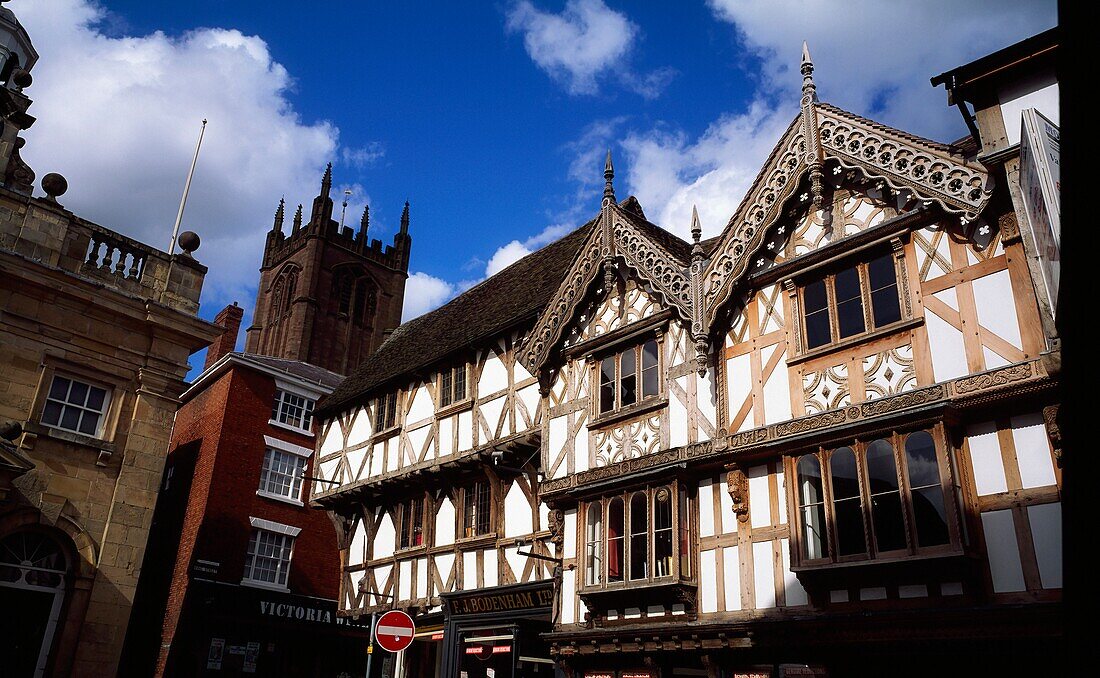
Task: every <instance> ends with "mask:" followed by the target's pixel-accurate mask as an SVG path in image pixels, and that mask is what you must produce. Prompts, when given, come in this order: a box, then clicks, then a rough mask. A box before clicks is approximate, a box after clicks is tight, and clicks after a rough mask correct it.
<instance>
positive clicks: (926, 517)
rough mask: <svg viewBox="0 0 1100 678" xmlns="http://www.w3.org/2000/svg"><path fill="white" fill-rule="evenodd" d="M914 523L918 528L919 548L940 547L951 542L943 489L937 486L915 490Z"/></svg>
mask: <svg viewBox="0 0 1100 678" xmlns="http://www.w3.org/2000/svg"><path fill="white" fill-rule="evenodd" d="M913 522H914V524H916V526H917V544H918V545H919V546H939V545H941V544H946V543H948V542H950V541H951V535H950V534H949V533H948V531H947V511H946V510H945V509H944V506H943V488H941V487H940V486H939V485H935V486H931V487H925V488H922V489H919V490H913Z"/></svg>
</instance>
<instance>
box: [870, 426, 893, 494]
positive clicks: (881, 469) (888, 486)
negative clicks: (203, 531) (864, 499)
mask: <svg viewBox="0 0 1100 678" xmlns="http://www.w3.org/2000/svg"><path fill="white" fill-rule="evenodd" d="M867 480H868V481H869V484H870V486H871V494H878V493H880V492H893V491H896V490H897V489H898V469H897V465H896V463H895V462H894V446H893V445H891V444H890V443H889V441H886V440H882V439H879V440H876V441H874V442H873V443H871V444H870V445H868V446H867Z"/></svg>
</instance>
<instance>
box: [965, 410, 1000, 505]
mask: <svg viewBox="0 0 1100 678" xmlns="http://www.w3.org/2000/svg"><path fill="white" fill-rule="evenodd" d="M966 436H967V439H968V442H969V443H970V465H971V466H972V467H973V468H974V489H975V491H976V492H977V493H978V494H979V495H986V494H997V493H998V492H1006V491H1008V483H1007V481H1006V480H1005V467H1004V461H1003V460H1002V459H1001V444H1000V442H999V441H998V440H997V426H996V424H994V423H993V422H991V421H990V422H984V423H981V424H972V425H970V426H967V427H966Z"/></svg>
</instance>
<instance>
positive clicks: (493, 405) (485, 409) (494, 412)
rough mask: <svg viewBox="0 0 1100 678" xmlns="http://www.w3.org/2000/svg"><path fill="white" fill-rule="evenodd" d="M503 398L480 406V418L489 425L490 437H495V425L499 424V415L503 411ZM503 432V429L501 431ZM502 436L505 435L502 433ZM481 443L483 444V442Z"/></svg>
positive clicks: (494, 399) (505, 433)
mask: <svg viewBox="0 0 1100 678" xmlns="http://www.w3.org/2000/svg"><path fill="white" fill-rule="evenodd" d="M504 400H505V397H504V396H501V397H499V398H493V399H492V400H490V401H488V402H484V403H482V404H481V406H480V407H481V416H482V417H484V418H485V423H487V424H488V425H489V435H490V437H495V436H496V430H497V424H499V423H500V414H501V413H502V412H503V411H504ZM502 431H504V429H502ZM503 435H507V432H506V431H504V432H503ZM482 442H485V441H484V440H483V441H482Z"/></svg>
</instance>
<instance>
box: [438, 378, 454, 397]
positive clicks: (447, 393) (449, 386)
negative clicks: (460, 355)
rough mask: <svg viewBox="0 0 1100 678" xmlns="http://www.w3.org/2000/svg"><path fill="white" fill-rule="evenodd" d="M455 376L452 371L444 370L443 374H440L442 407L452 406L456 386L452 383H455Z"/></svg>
mask: <svg viewBox="0 0 1100 678" xmlns="http://www.w3.org/2000/svg"><path fill="white" fill-rule="evenodd" d="M453 374H454V373H453V372H451V370H443V372H442V373H441V374H440V382H441V383H440V385H439V404H440V405H450V404H451V401H452V399H453V393H454V391H453V389H454V384H453V383H452V382H453Z"/></svg>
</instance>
